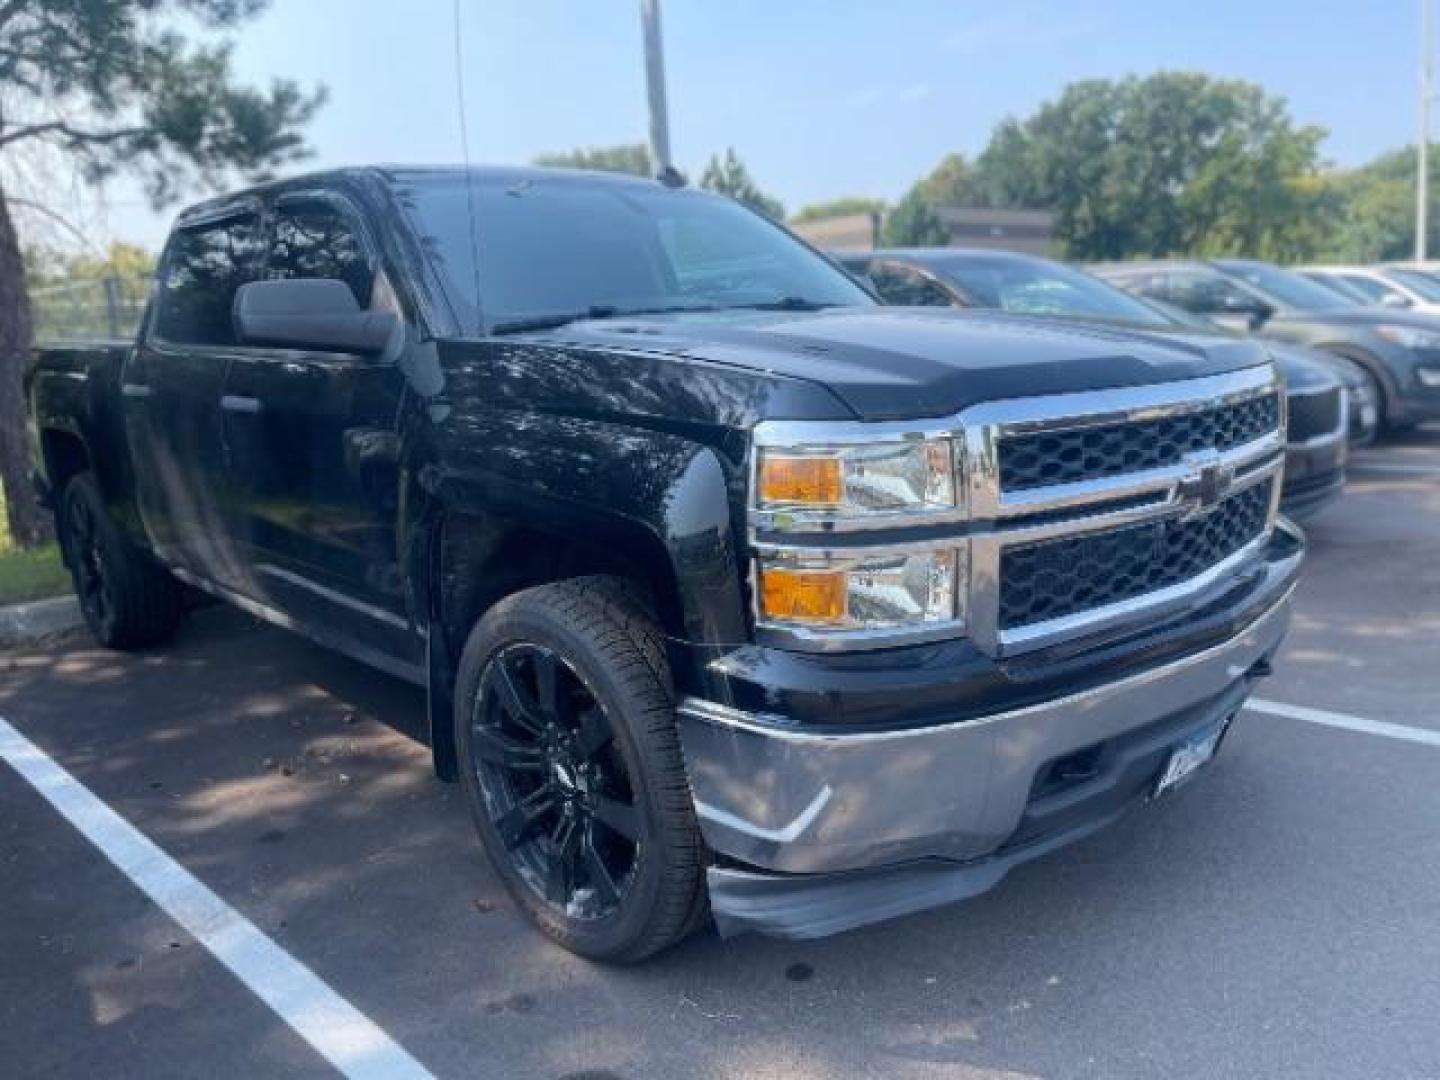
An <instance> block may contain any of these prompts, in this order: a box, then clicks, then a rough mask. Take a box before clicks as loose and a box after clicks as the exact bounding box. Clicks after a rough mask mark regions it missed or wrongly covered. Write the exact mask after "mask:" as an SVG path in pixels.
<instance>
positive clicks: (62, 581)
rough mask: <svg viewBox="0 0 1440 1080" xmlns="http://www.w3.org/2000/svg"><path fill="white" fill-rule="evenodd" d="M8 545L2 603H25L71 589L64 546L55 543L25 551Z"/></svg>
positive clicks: (2, 564) (2, 551)
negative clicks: (63, 553) (61, 549)
mask: <svg viewBox="0 0 1440 1080" xmlns="http://www.w3.org/2000/svg"><path fill="white" fill-rule="evenodd" d="M4 541H5V544H6V545H7V546H5V547H3V548H0V607H3V606H4V605H5V604H23V603H24V602H25V601H27V600H44V599H46V598H47V597H51V596H64V595H65V594H66V593H68V592H69V591H70V574H69V573H68V572H67V571H66V569H65V565H64V564H63V563H62V562H61V561H60V549H59V548H58V547H56V546H55V545H54V544H46V545H45V546H44V547H38V548H35V549H34V550H32V551H21V550H19V549H18V548H12V547H9V546H8V544H9V537H8V536H7V537H5V538H4Z"/></svg>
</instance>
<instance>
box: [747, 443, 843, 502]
mask: <svg viewBox="0 0 1440 1080" xmlns="http://www.w3.org/2000/svg"><path fill="white" fill-rule="evenodd" d="M844 486H845V482H844V475H843V472H842V467H841V464H840V459H839V458H833V457H781V456H779V455H778V454H777V455H771V454H766V455H765V456H764V457H763V458H761V460H760V501H761V502H762V503H768V504H771V505H773V504H776V503H799V504H802V505H805V506H839V505H840V503H841V501H842V500H843V499H844Z"/></svg>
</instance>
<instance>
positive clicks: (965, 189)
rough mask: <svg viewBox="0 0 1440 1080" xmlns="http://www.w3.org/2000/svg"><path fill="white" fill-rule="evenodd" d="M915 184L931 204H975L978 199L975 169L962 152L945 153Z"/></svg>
mask: <svg viewBox="0 0 1440 1080" xmlns="http://www.w3.org/2000/svg"><path fill="white" fill-rule="evenodd" d="M917 186H918V187H919V189H920V194H921V196H922V197H923V198H924V199H925V201H926V202H928V203H929V204H930V205H931V206H975V205H977V204H978V201H979V193H978V191H977V190H976V185H975V170H974V168H973V167H972V166H971V164H970V163H969V162H968V161H966V160H965V155H964V154H946V155H945V156H944V157H943V158H941V159H940V163H939V164H938V165H936V166H935V168H933V169H931V170H930V174H929V175H928V176H926V177H925V179H923V180H921V181H920V183H919V184H918V185H917Z"/></svg>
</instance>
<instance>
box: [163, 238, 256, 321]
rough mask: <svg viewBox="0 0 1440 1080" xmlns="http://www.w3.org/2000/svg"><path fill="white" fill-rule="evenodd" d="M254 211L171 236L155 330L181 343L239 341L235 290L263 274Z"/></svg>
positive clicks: (166, 255) (166, 254)
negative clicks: (234, 310)
mask: <svg viewBox="0 0 1440 1080" xmlns="http://www.w3.org/2000/svg"><path fill="white" fill-rule="evenodd" d="M259 263H260V229H259V223H258V221H257V219H256V218H255V217H254V216H253V215H246V216H244V217H235V218H228V219H226V220H224V221H217V222H213V223H211V224H207V225H199V226H196V227H194V228H189V229H180V230H178V231H177V232H176V233H175V234H174V236H172V237H171V239H170V244H169V246H168V247H167V249H166V252H165V265H164V267H163V268H162V269H161V271H160V275H159V279H158V285H157V291H156V297H155V333H156V335H157V336H159V337H160V338H161V339H163V340H165V341H169V342H173V343H175V344H177V345H233V344H235V326H234V322H233V320H232V318H231V308H232V305H233V304H234V302H235V290H236V289H238V288H239V287H240V286H241V285H243V284H245V282H247V281H254V280H255V279H256V278H257V277H258V276H259Z"/></svg>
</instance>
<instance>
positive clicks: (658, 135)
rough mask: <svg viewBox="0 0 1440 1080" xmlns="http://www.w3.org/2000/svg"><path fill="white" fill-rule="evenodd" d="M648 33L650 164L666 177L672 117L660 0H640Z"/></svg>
mask: <svg viewBox="0 0 1440 1080" xmlns="http://www.w3.org/2000/svg"><path fill="white" fill-rule="evenodd" d="M640 25H641V27H642V28H643V30H644V33H645V90H646V94H647V96H648V97H649V99H650V167H651V168H652V169H654V170H655V174H656V175H657V176H661V177H664V176H666V174H668V173H669V172H670V170H671V167H672V164H673V163H672V162H671V160H670V117H669V114H668V112H667V111H666V108H665V45H664V42H662V41H661V39H660V0H640Z"/></svg>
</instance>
